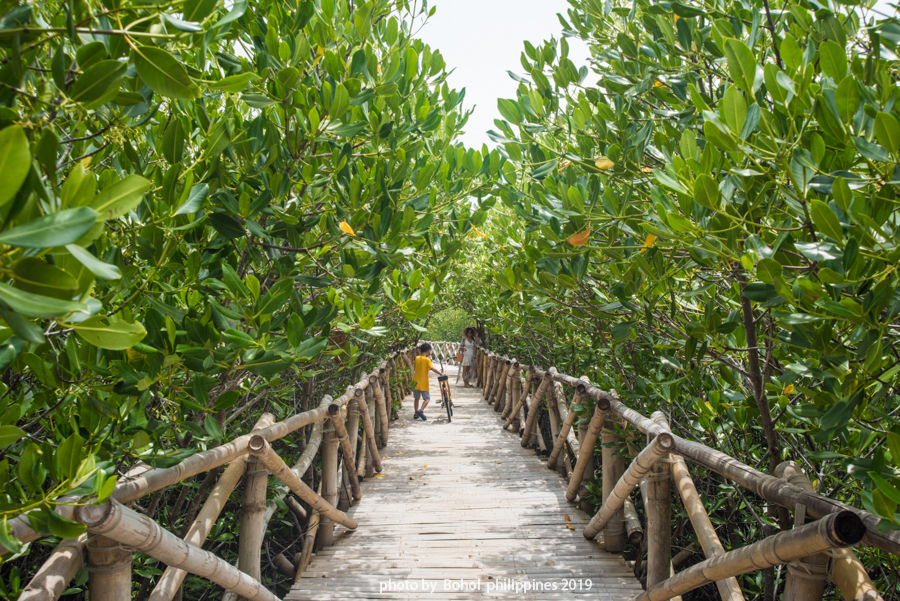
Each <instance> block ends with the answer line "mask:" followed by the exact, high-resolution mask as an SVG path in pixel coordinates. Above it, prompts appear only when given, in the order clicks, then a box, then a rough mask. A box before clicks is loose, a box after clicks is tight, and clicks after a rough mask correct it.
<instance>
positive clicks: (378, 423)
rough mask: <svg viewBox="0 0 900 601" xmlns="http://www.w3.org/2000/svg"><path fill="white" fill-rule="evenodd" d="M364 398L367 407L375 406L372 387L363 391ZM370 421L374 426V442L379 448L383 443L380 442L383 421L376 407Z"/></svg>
mask: <svg viewBox="0 0 900 601" xmlns="http://www.w3.org/2000/svg"><path fill="white" fill-rule="evenodd" d="M364 396H365V399H366V405H368V406H369V407H373V408H374V407H375V395H374V394H373V393H372V387H371V386H369V387H368V388H367V389H366V391H365V395H364ZM372 423H373V424H374V426H375V442H376V443H377V444H376V446H377V447H378V448H379V449H381V448H382V447H383V446H384V445H382V444H381V430H382V429H383V428H384V422H383V421H382V420H381V412H380V411H378V409H377V408H376V409H375V412H374V419H373V420H372Z"/></svg>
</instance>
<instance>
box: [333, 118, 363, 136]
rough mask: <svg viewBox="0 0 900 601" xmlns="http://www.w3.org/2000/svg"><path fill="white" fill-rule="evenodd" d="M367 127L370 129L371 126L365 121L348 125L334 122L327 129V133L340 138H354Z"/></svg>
mask: <svg viewBox="0 0 900 601" xmlns="http://www.w3.org/2000/svg"><path fill="white" fill-rule="evenodd" d="M367 127H369V124H368V123H367V122H365V121H357V122H356V123H348V124H347V125H341V122H340V121H334V122H332V124H331V125H329V126H328V127H327V128H326V131H327V132H329V133H331V134H334V135H335V136H338V137H340V138H352V137H353V136H355V135H356V134H358V133H360V132H362V131H363V130H364V129H366V128H367Z"/></svg>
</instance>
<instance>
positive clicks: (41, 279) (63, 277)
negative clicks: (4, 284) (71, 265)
mask: <svg viewBox="0 0 900 601" xmlns="http://www.w3.org/2000/svg"><path fill="white" fill-rule="evenodd" d="M13 279H14V280H15V281H16V288H19V289H20V290H25V291H26V292H33V293H34V294H41V295H43V296H49V297H50V298H58V299H61V300H72V297H73V296H75V293H76V292H78V281H77V280H76V279H75V278H74V277H72V275H71V274H69V273H68V272H66V271H64V270H62V269H60V268H59V267H56V266H55V265H50V264H49V263H47V262H46V261H44V260H43V259H38V258H37V257H25V258H23V259H19V260H18V261H16V264H15V266H14V267H13Z"/></svg>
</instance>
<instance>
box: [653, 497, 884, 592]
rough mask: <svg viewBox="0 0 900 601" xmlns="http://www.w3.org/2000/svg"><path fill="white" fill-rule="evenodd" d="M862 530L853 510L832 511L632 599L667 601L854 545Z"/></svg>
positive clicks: (736, 551)
mask: <svg viewBox="0 0 900 601" xmlns="http://www.w3.org/2000/svg"><path fill="white" fill-rule="evenodd" d="M865 532H866V528H865V525H864V524H863V522H862V520H861V519H860V518H859V516H857V515H856V514H855V513H853V512H852V511H842V512H840V513H833V514H830V515H828V516H827V517H825V518H822V519H820V520H818V521H816V522H813V523H811V524H807V525H805V526H801V527H800V528H795V529H794V530H786V531H784V532H780V533H778V534H775V535H773V536H770V537H768V538H766V539H763V540H761V541H759V542H757V543H753V544H752V545H747V546H746V547H741V548H740V549H736V550H734V551H730V552H728V553H725V554H724V555H719V556H718V557H713V558H711V559H707V560H706V561H703V562H701V563H698V564H696V565H693V566H691V567H689V568H687V569H686V570H684V571H683V572H679V573H678V574H676V575H675V576H673V577H671V578H669V579H668V580H665V581H663V582H660V583H659V584H657V585H655V586H652V587H650V588H649V589H647V590H646V591H644V592H643V593H642V594H640V595H638V596H637V597H636V598H635V601H668V600H669V599H671V598H672V597H676V596H678V595H683V594H684V593H687V592H690V591H692V590H694V589H696V588H699V587H701V586H704V585H706V584H709V583H711V582H715V581H717V580H722V579H725V578H728V577H733V576H740V575H741V574H747V573H749V572H753V571H756V570H762V569H766V568H771V567H774V566H776V565H781V564H785V563H788V562H791V561H794V560H795V559H799V558H801V557H805V556H806V555H810V554H814V553H820V552H822V551H827V550H829V549H832V548H835V547H848V546H850V545H855V544H856V543H858V542H859V541H861V540H862V538H863V536H864V535H865Z"/></svg>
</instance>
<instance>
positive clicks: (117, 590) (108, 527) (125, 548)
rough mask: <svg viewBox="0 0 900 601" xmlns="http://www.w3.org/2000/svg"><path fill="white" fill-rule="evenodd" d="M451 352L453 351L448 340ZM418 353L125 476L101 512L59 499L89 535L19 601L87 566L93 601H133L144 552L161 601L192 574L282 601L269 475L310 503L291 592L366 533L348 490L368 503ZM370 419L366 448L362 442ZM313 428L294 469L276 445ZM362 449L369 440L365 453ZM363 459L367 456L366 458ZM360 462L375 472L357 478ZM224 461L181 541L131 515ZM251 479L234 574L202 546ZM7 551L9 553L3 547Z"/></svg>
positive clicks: (14, 527) (51, 592)
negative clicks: (270, 572)
mask: <svg viewBox="0 0 900 601" xmlns="http://www.w3.org/2000/svg"><path fill="white" fill-rule="evenodd" d="M442 348H443V349H445V350H444V352H447V353H449V352H450V350H451V346H450V343H444V345H443V347H442ZM414 353H415V350H414V349H408V350H405V351H402V352H399V353H396V354H394V355H393V356H392V357H390V358H388V359H385V360H384V361H382V362H381V364H380V365H379V366H378V367H377V368H376V369H375V370H374V371H372V372H371V373H368V374H366V375H365V376H363V377H362V379H360V380H359V382H357V383H356V384H354V385H352V386H350V387H348V388H347V390H346V392H345V393H344V394H343V395H341V396H340V397H338V398H337V399H332V398H331V397H330V396H325V398H324V399H323V402H322V403H321V404H320V405H319V406H318V407H316V408H315V409H312V410H310V411H306V412H303V413H299V414H295V415H291V416H289V417H288V418H286V419H284V420H283V421H280V422H275V418H274V417H273V416H272V415H269V414H265V415H263V417H262V418H261V419H260V420H259V421H258V422H257V424H256V426H255V427H254V428H253V430H252V431H251V432H250V433H249V434H245V435H243V436H239V437H237V438H235V439H234V440H232V441H230V442H228V443H225V444H223V445H221V446H218V447H215V448H212V449H209V450H206V451H202V452H199V453H196V454H195V455H192V456H191V457H189V458H187V459H185V460H184V461H182V462H181V463H179V464H177V465H175V466H172V467H169V468H165V469H149V468H148V467H147V466H143V465H140V466H138V469H134V470H132V471H131V472H129V474H128V475H129V476H133V477H130V478H129V477H127V476H126V478H124V479H123V480H122V481H120V482H119V483H118V484H117V485H116V488H115V490H114V491H113V493H112V494H111V495H110V497H109V498H108V499H107V500H106V501H105V502H103V503H97V502H96V499H91V498H79V497H74V496H71V495H70V496H64V497H61V498H58V499H56V503H57V505H56V506H55V511H56V512H57V513H58V514H60V515H62V516H63V517H65V518H68V519H72V520H76V521H80V522H82V523H83V524H85V525H86V526H87V530H88V533H87V535H82V536H81V537H78V538H74V539H67V540H63V541H62V542H60V543H59V544H58V545H57V547H56V548H55V549H54V550H53V551H52V553H51V554H50V556H49V558H48V559H47V560H46V561H45V562H44V563H43V564H42V565H41V567H40V568H39V569H38V571H37V572H36V574H35V575H34V576H33V577H32V579H31V582H30V583H29V584H28V586H27V587H26V588H25V589H24V591H23V592H22V594H21V595H20V596H19V600H20V601H56V600H57V599H58V598H59V597H60V595H61V594H62V593H63V592H64V591H65V590H66V588H67V587H68V586H69V583H70V582H71V580H72V579H73V578H74V577H75V574H76V573H77V572H78V570H80V569H81V568H82V567H83V565H84V563H85V562H87V563H88V565H89V567H90V569H91V578H90V580H89V583H88V589H89V596H90V598H91V599H102V600H103V601H130V599H131V598H132V590H131V585H132V573H131V572H132V570H131V560H132V553H133V552H134V551H141V552H143V553H146V554H147V555H148V556H150V557H153V558H154V559H157V560H159V561H160V562H162V563H164V564H166V565H167V566H168V567H167V569H166V571H165V573H164V574H163V576H162V577H161V578H160V579H159V580H158V582H157V584H156V588H155V589H154V590H153V591H152V593H151V594H150V599H151V600H152V601H171V600H172V599H173V598H175V597H176V596H178V595H179V592H180V590H181V585H182V582H183V581H184V578H185V576H187V574H194V575H197V576H200V577H203V578H207V579H208V580H210V581H211V582H214V583H216V584H218V585H219V586H221V587H222V588H224V589H225V590H226V595H225V598H226V599H235V598H245V599H250V600H261V601H262V600H265V601H275V600H277V599H278V597H277V596H276V595H274V594H273V593H272V592H270V591H269V590H267V589H266V587H265V586H264V585H263V584H262V582H261V580H262V579H261V569H260V568H261V566H260V556H261V547H262V544H263V540H264V538H265V530H266V528H267V525H268V523H269V521H270V520H271V518H272V516H273V515H274V513H275V510H276V507H277V505H276V504H275V502H274V501H269V503H268V504H267V503H266V497H267V494H266V488H267V486H268V485H269V481H270V479H269V475H274V476H276V481H277V482H280V484H279V485H278V486H279V490H278V493H277V494H276V496H277V497H278V498H281V499H284V498H285V497H286V495H287V494H288V491H290V492H292V493H294V494H295V495H296V496H297V497H298V498H299V499H300V500H301V501H302V502H303V503H304V504H305V506H304V505H301V503H299V502H298V501H297V499H295V498H290V499H289V501H290V502H289V503H287V505H288V507H289V508H291V510H292V511H293V512H294V513H295V515H297V516H298V518H300V517H302V518H303V519H306V521H307V523H306V527H305V535H304V536H302V537H300V538H299V545H300V547H299V548H298V549H297V552H296V553H295V554H294V557H295V558H296V564H295V565H292V564H291V561H290V560H288V559H287V557H285V556H284V555H283V554H280V555H279V556H277V557H272V558H270V560H271V561H272V562H273V564H274V565H275V566H276V567H278V570H279V572H282V573H288V574H290V576H291V577H290V581H291V582H290V583H291V584H293V581H294V580H295V579H299V578H300V576H301V575H302V574H303V571H304V570H305V569H306V566H307V565H308V564H309V561H310V558H311V555H312V553H313V552H314V546H315V545H316V544H318V546H319V548H321V547H322V546H323V545H324V546H327V545H329V544H331V542H332V530H333V528H334V524H335V523H339V524H342V525H344V526H345V527H347V528H349V529H356V528H357V527H362V528H365V524H361V525H360V524H358V523H357V522H356V520H355V519H353V518H352V517H351V516H349V515H348V514H346V513H345V512H344V511H342V510H341V509H339V508H338V507H337V505H338V502H337V499H338V488H340V486H339V484H338V483H341V482H347V485H348V487H349V488H350V489H351V490H352V501H350V500H349V499H348V500H347V502H348V503H352V502H359V500H360V499H361V498H362V491H361V489H360V487H359V478H360V477H363V476H373V475H374V474H375V472H380V471H381V469H382V467H381V458H380V456H379V449H380V448H382V447H383V446H384V445H385V444H387V440H388V429H389V426H390V414H391V399H393V398H400V399H402V398H404V397H405V396H406V395H407V394H408V393H409V386H410V380H409V375H410V371H409V368H410V367H411V366H412V364H413V361H414ZM454 358H455V355H454ZM392 374H396V375H397V376H398V377H397V378H395V380H394V382H391V375H392ZM391 386H393V387H394V388H393V390H392V389H391ZM360 418H362V420H361V421H362V426H363V432H364V434H363V436H364V439H363V440H359V436H358V432H359V428H360ZM308 425H312V434H311V436H310V437H309V440H308V443H307V446H306V448H305V450H304V451H303V453H302V455H301V456H300V458H299V459H298V460H297V462H296V463H295V464H294V466H293V467H290V466H288V465H287V464H286V463H285V461H284V459H282V458H281V457H280V456H279V455H278V453H277V452H276V451H275V450H274V449H273V448H272V446H271V444H270V443H272V442H274V441H276V440H279V439H281V438H284V437H285V436H287V435H288V434H290V433H292V432H295V431H297V430H299V429H300V428H302V427H304V426H308ZM376 432H377V436H376ZM358 443H361V449H360V450H359V451H358V450H357V444H358ZM338 449H340V450H341V454H342V455H343V467H341V466H339V465H338ZM316 455H321V465H322V473H321V481H320V485H319V490H318V491H314V490H313V489H311V488H310V487H309V486H307V485H306V484H305V483H304V482H303V481H302V480H301V478H302V477H303V475H304V474H305V473H306V472H307V470H308V469H309V468H310V466H311V465H312V464H313V460H314V459H315V457H316ZM357 455H359V456H360V457H359V458H358V457H357ZM363 455H365V456H366V457H365V459H364V460H362V458H361V456H363ZM357 459H360V464H361V465H363V466H364V467H365V471H358V468H357ZM363 461H365V463H364V464H363V463H362V462H363ZM225 464H228V468H227V469H225V471H224V472H222V474H221V475H220V476H219V478H218V481H217V482H216V484H215V486H214V487H211V488H212V490H211V491H210V494H209V497H208V499H207V500H206V502H205V503H204V504H203V507H202V508H201V509H200V511H199V513H198V514H197V516H196V519H194V521H193V523H192V524H191V525H190V526H189V527H187V528H186V529H185V535H184V537H183V538H182V537H179V536H178V535H176V534H174V533H172V532H169V531H168V530H166V529H165V528H163V527H162V526H160V525H159V524H158V523H156V522H155V521H153V520H152V519H151V518H150V517H148V516H146V515H143V514H142V513H140V512H138V511H137V510H135V509H132V508H130V507H129V505H130V504H131V503H132V502H133V501H136V500H137V499H140V498H141V497H144V496H146V495H149V494H151V493H154V492H157V491H161V490H163V489H165V488H167V487H169V486H173V485H176V484H178V483H179V482H182V481H184V480H185V479H187V478H189V477H192V476H195V475H197V474H200V473H203V472H209V471H211V470H219V469H220V468H221V467H222V466H223V465H225ZM241 477H243V478H244V481H245V486H244V489H245V493H244V499H243V506H242V510H241V526H240V528H241V531H240V533H239V534H240V536H239V545H240V549H239V557H238V561H237V562H236V565H231V564H229V563H228V562H226V561H224V560H223V559H221V558H219V557H217V556H215V555H214V554H212V553H210V552H208V551H204V550H203V549H202V548H201V547H202V545H203V543H204V541H205V540H206V537H207V535H208V534H209V532H210V531H211V530H212V528H213V526H214V525H215V522H216V520H217V519H218V516H219V514H220V512H221V511H222V509H223V507H224V505H225V502H226V501H227V500H228V498H229V496H231V494H232V492H233V490H234V488H235V487H236V485H237V483H238V481H239V480H240V479H241ZM344 477H346V480H344ZM210 482H212V481H210ZM307 516H308V517H307ZM9 526H10V529H11V531H12V534H13V535H14V536H15V537H17V538H18V539H19V540H21V541H22V542H30V541H34V540H37V539H39V538H40V535H39V534H38V533H37V532H36V531H35V530H34V529H32V528H31V525H30V523H29V520H28V517H27V516H25V515H22V516H19V517H17V518H15V519H13V520H10V522H9ZM0 552H2V553H6V552H7V550H6V549H4V548H3V547H2V546H0ZM95 576H96V577H95Z"/></svg>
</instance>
